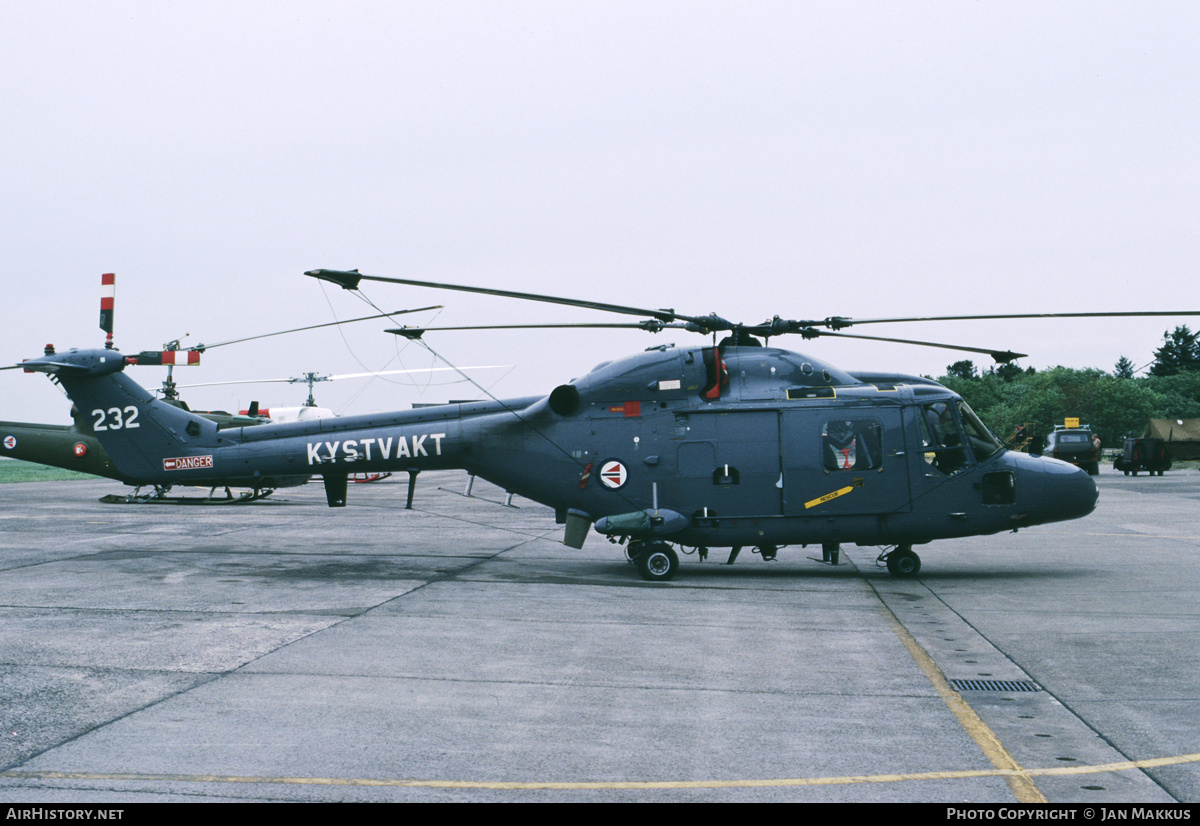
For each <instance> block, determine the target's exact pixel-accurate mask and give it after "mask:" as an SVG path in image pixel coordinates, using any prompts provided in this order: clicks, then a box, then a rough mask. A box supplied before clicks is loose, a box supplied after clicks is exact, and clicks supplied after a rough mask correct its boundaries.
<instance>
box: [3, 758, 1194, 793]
mask: <svg viewBox="0 0 1200 826" xmlns="http://www.w3.org/2000/svg"><path fill="white" fill-rule="evenodd" d="M1185 763H1200V754H1182V755H1179V756H1177V757H1159V758H1154V759H1150V760H1128V761H1124V762H1120V763H1104V764H1101V765H1097V766H1070V767H1062V766H1055V767H1053V768H1049V769H1020V768H1017V769H1000V768H996V769H972V770H966V771H942V772H915V773H912V774H861V775H846V776H843V777H793V778H777V779H763V780H611V781H579V782H571V781H562V782H556V781H528V782H526V781H516V780H514V781H502V780H495V781H493V780H403V779H387V778H382V779H381V778H352V777H255V776H250V775H222V774H134V773H127V772H121V773H111V774H110V773H103V772H27V771H6V772H0V779H8V780H110V781H111V780H129V781H137V782H172V783H270V784H276V785H292V786H372V787H391V788H420V789H490V790H495V791H505V790H526V789H528V790H538V789H545V790H559V791H573V790H597V789H600V790H603V789H613V790H637V789H668V790H669V789H747V788H778V787H786V786H849V785H855V784H860V783H901V782H907V781H928V780H964V779H973V778H981V777H1002V778H1005V779H1006V780H1009V779H1023V778H1028V777H1054V776H1063V775H1078V774H1104V773H1108V772H1119V771H1129V770H1131V769H1152V768H1159V767H1162V766H1178V765H1182V764H1185Z"/></svg>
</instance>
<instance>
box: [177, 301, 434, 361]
mask: <svg viewBox="0 0 1200 826" xmlns="http://www.w3.org/2000/svg"><path fill="white" fill-rule="evenodd" d="M440 309H442V305H441V304H435V305H434V306H432V307H417V308H416V309H414V310H396V311H395V312H391V313H380V314H379V315H366V316H363V317H362V318H348V319H346V320H345V321H327V322H325V323H324V324H312V325H309V326H308V327H297V328H296V329H294V330H280V331H279V332H278V333H264V334H263V335H261V336H249V337H247V338H235V339H231V340H230V341H219V342H217V343H216V344H197V345H196V346H194V347H184V348H182V349H184V350H197V351H199V352H201V353H203V352H204V351H205V350H210V349H212V348H213V347H224V346H225V345H226V344H241V343H242V342H245V341H255V340H257V339H260V338H270V337H271V336H282V335H287V334H288V333H302V332H304V331H305V330H317V329H320V328H321V327H337V326H339V325H342V324H354V323H355V322H359V321H370V320H372V319H375V318H391V317H392V316H394V315H405V314H406V313H420V312H424V311H425V310H440Z"/></svg>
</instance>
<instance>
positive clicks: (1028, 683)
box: [949, 680, 1042, 691]
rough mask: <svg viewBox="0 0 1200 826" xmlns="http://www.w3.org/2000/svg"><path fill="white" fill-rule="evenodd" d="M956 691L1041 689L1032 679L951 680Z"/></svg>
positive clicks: (951, 684) (951, 685)
mask: <svg viewBox="0 0 1200 826" xmlns="http://www.w3.org/2000/svg"><path fill="white" fill-rule="evenodd" d="M949 682H950V687H951V688H953V689H954V690H955V691H1041V690H1042V689H1041V687H1040V686H1039V685H1038V684H1037V683H1035V682H1033V681H1032V680H950V681H949Z"/></svg>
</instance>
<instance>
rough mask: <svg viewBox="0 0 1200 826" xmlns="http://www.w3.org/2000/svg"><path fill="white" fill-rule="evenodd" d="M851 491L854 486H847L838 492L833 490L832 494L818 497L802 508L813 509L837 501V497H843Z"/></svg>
mask: <svg viewBox="0 0 1200 826" xmlns="http://www.w3.org/2000/svg"><path fill="white" fill-rule="evenodd" d="M852 490H854V486H853V485H847V486H846V487H844V488H841V489H840V490H835V491H834V492H833V493H827V494H825V495H824V496H819V497H817V498H816V499H812V500H810V501H808V502H805V503H804V507H805V509H808V508H814V507H816V506H817V505H823V504H825V503H826V502H829V501H831V500H833V499H837V498H838V497H839V496H845V495H846V494H847V493H849V492H850V491H852Z"/></svg>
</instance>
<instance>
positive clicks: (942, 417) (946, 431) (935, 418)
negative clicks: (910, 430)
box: [918, 401, 968, 476]
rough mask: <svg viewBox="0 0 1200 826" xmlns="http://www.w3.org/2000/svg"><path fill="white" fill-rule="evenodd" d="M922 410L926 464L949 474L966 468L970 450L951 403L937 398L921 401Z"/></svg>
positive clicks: (920, 421) (921, 419)
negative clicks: (964, 440)
mask: <svg viewBox="0 0 1200 826" xmlns="http://www.w3.org/2000/svg"><path fill="white" fill-rule="evenodd" d="M919 410H920V416H919V417H918V429H919V430H920V434H921V449H922V451H923V453H924V456H925V462H926V464H928V465H929V466H930V467H931V468H933V469H935V470H938V471H940V472H941V473H944V474H945V475H946V476H953V475H954V474H956V473H959V472H961V471H963V470H965V469H966V467H967V463H968V459H967V451H966V448H965V447H964V446H963V437H962V431H961V430H959V426H958V419H957V417H956V416H955V415H954V408H953V406H952V405H951V403H950V402H945V401H941V402H933V403H932V404H925V405H921V407H920V408H919Z"/></svg>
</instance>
